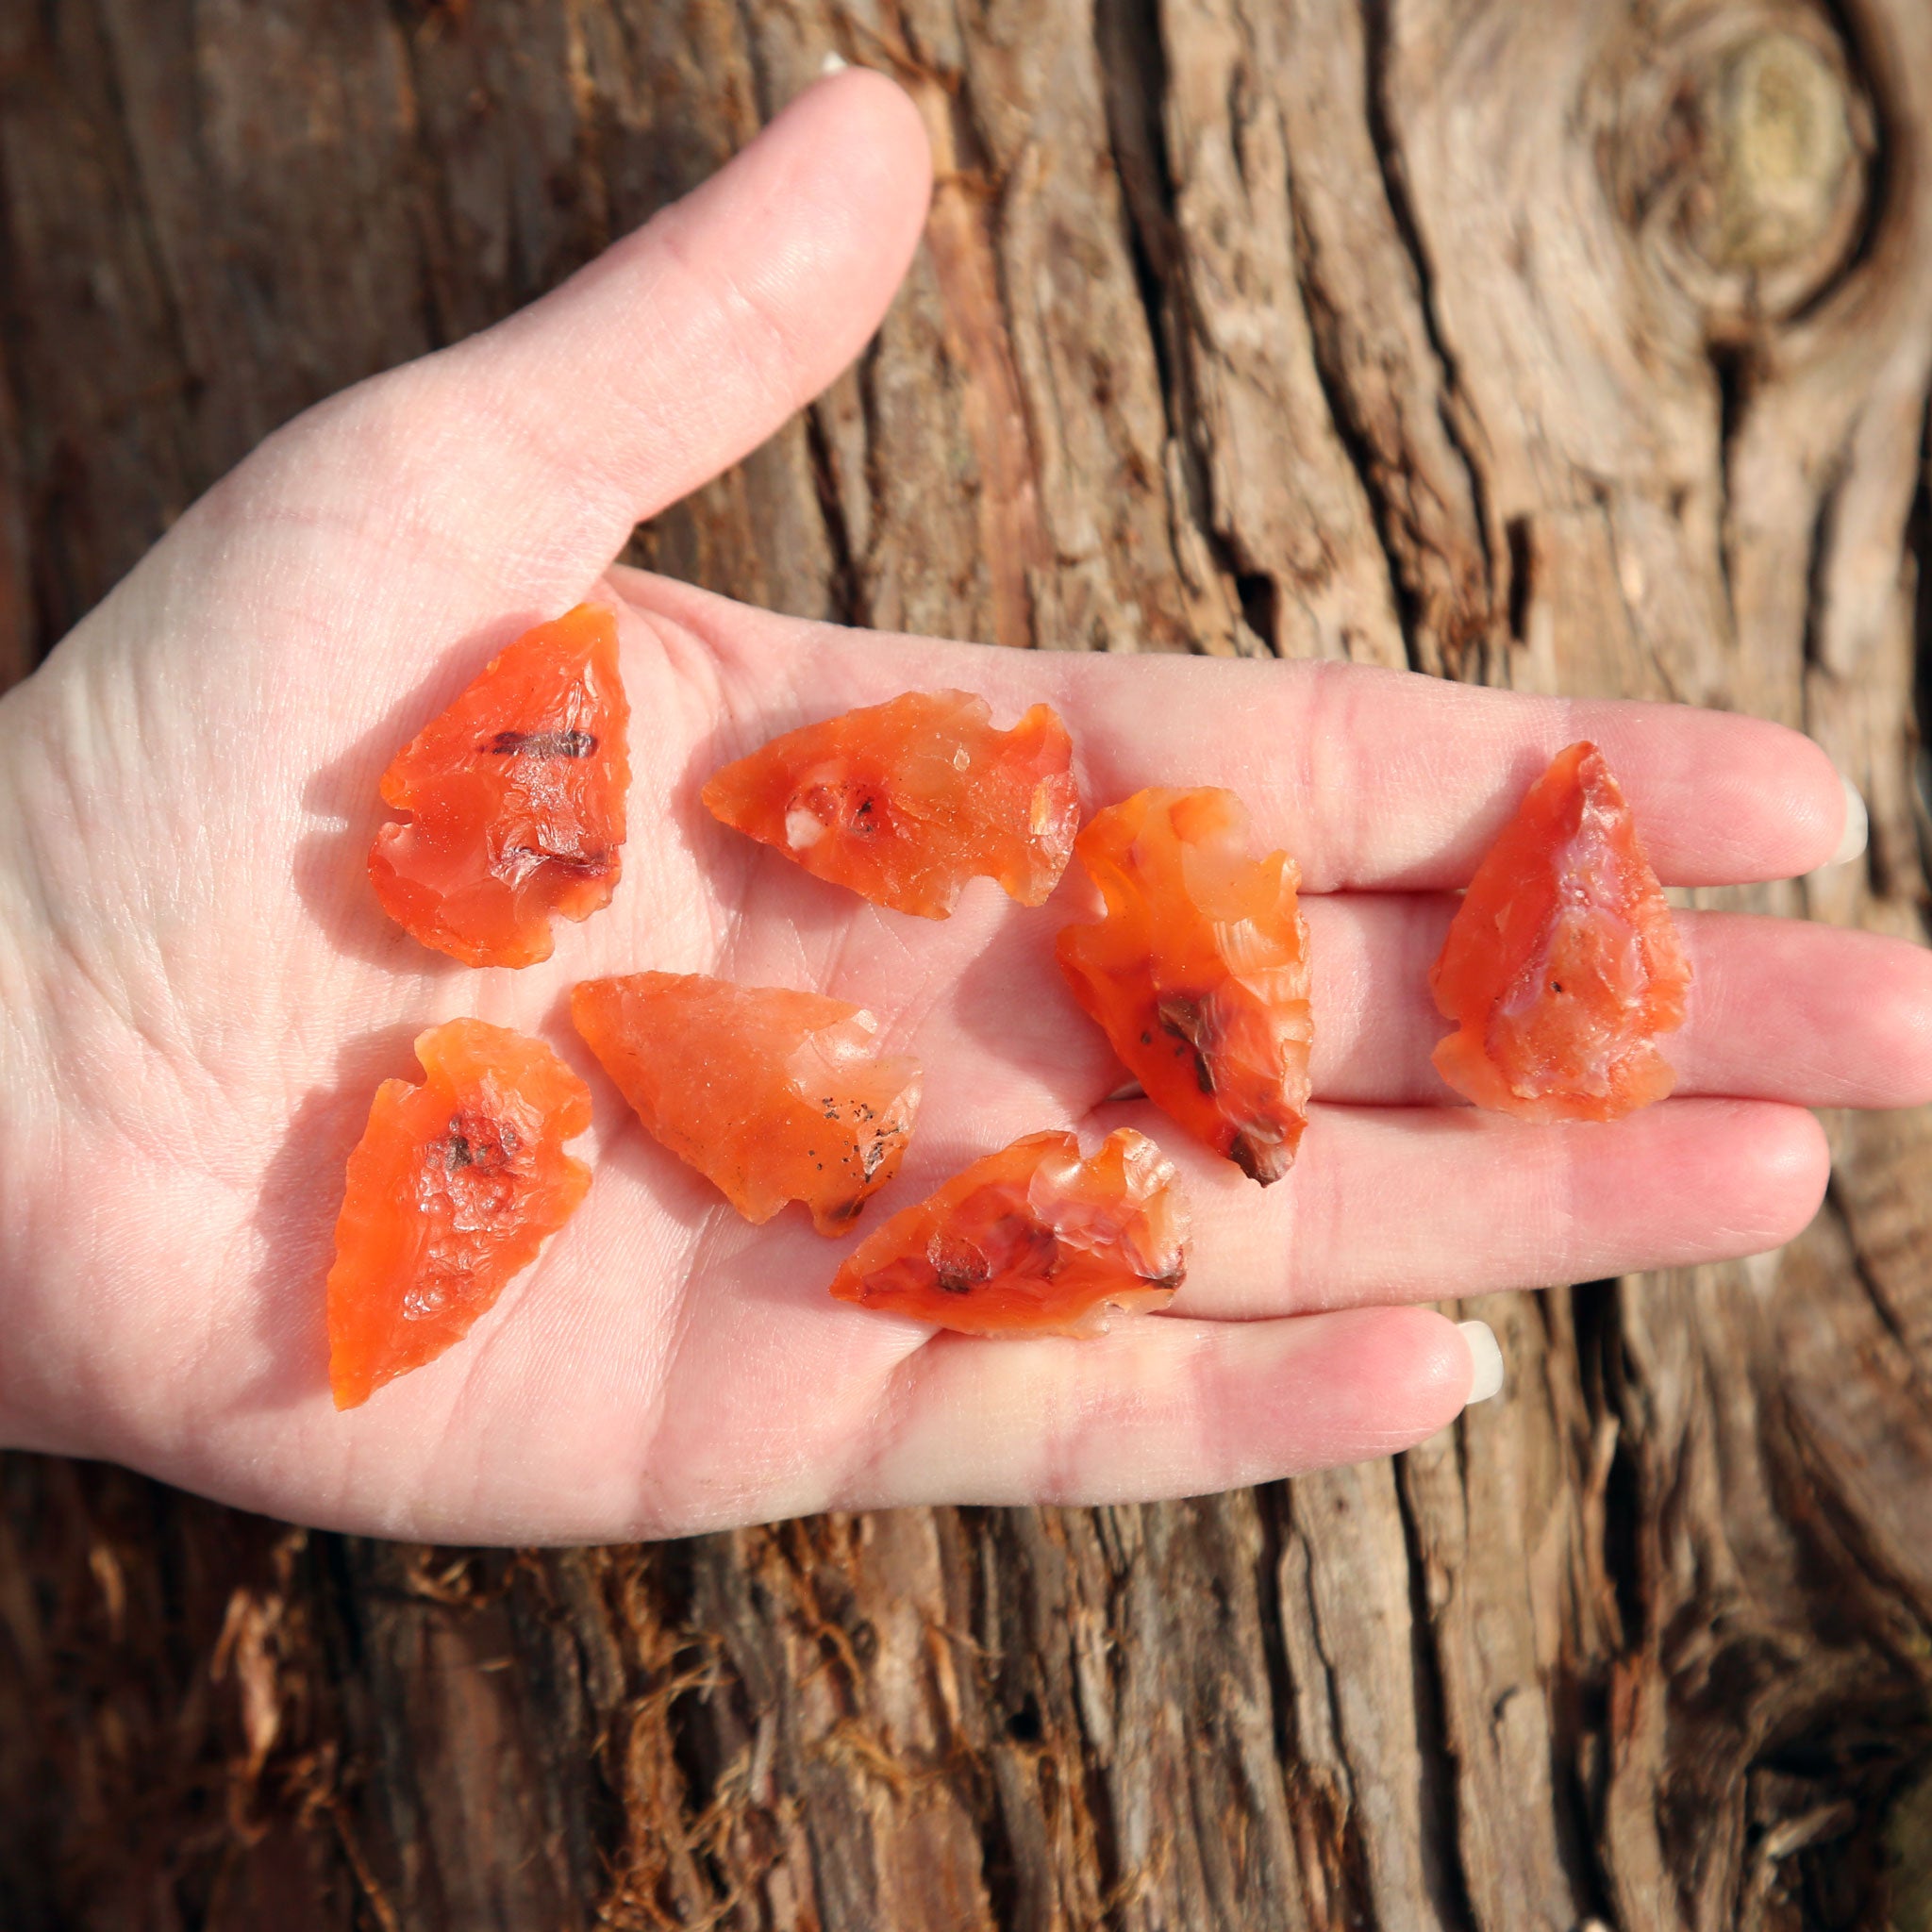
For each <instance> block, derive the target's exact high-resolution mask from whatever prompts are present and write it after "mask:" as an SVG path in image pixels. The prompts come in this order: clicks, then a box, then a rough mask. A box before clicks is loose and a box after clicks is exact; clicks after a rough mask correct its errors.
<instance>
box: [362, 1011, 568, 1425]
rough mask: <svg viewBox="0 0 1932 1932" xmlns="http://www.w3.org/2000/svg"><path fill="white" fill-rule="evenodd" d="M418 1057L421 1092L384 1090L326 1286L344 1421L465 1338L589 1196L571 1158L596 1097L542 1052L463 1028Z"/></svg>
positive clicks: (403, 1084) (435, 1040)
mask: <svg viewBox="0 0 1932 1932" xmlns="http://www.w3.org/2000/svg"><path fill="white" fill-rule="evenodd" d="M416 1058H418V1059H419V1060H421V1061H422V1063H423V1071H424V1074H425V1079H424V1081H423V1083H422V1084H421V1085H420V1086H418V1085H414V1084H412V1083H411V1082H409V1081H408V1080H385V1081H384V1082H383V1083H382V1085H381V1086H380V1087H378V1088H377V1089H376V1090H375V1101H374V1103H373V1104H372V1106H371V1107H370V1109H369V1124H368V1126H367V1128H366V1129H365V1130H364V1132H363V1135H362V1138H361V1140H360V1141H358V1142H357V1144H356V1148H355V1151H354V1152H353V1153H352V1154H351V1155H350V1156H349V1170H348V1185H347V1189H346V1191H345V1193H344V1196H343V1200H342V1211H341V1215H340V1216H339V1217H338V1219H337V1221H336V1259H335V1266H334V1267H332V1268H331V1269H330V1270H329V1275H328V1352H329V1384H330V1387H331V1388H332V1390H333V1391H334V1393H335V1400H336V1407H338V1408H354V1407H356V1406H357V1405H358V1403H362V1402H366V1401H368V1399H369V1397H370V1395H371V1394H372V1393H373V1392H374V1391H375V1390H377V1389H379V1388H380V1387H381V1386H382V1385H383V1384H384V1383H385V1382H388V1381H391V1380H392V1379H393V1378H394V1377H395V1376H397V1375H401V1374H408V1371H409V1370H411V1369H417V1368H421V1367H422V1366H423V1364H424V1363H425V1362H427V1361H432V1360H434V1359H435V1357H438V1356H440V1355H441V1354H442V1352H443V1351H444V1350H445V1349H446V1348H448V1347H449V1346H450V1345H451V1344H452V1343H453V1342H456V1341H461V1339H462V1338H463V1337H464V1336H465V1335H467V1334H468V1333H469V1331H470V1327H471V1324H473V1323H475V1320H476V1318H477V1317H478V1316H479V1315H481V1314H483V1313H484V1312H485V1311H486V1310H488V1309H489V1308H490V1307H492V1306H493V1305H494V1303H495V1301H496V1298H497V1296H498V1295H499V1294H501V1293H502V1291H503V1289H504V1286H505V1284H506V1283H507V1282H508V1281H509V1280H510V1279H511V1278H512V1277H513V1276H514V1275H516V1274H521V1273H522V1271H523V1270H524V1269H525V1268H527V1267H528V1266H529V1265H530V1263H531V1262H532V1261H534V1260H535V1259H536V1257H537V1250H538V1249H539V1248H540V1247H541V1245H542V1243H543V1241H544V1240H545V1239H546V1238H547V1237H548V1236H550V1235H552V1234H555V1233H556V1231H557V1230H558V1228H559V1227H561V1226H562V1225H563V1224H564V1223H565V1222H566V1221H568V1220H569V1219H570V1217H571V1216H572V1215H573V1214H574V1213H575V1211H576V1207H577V1203H578V1202H579V1201H581V1200H582V1199H583V1197H584V1191H585V1189H587V1188H588V1187H589V1186H590V1185H591V1170H590V1169H589V1168H588V1167H586V1166H585V1165H584V1163H583V1162H582V1161H580V1160H576V1159H574V1158H572V1157H571V1156H570V1155H568V1154H566V1153H564V1151H563V1143H564V1142H565V1141H568V1140H572V1139H574V1138H575V1136H576V1135H578V1134H581V1133H582V1132H583V1131H584V1129H585V1128H586V1127H588V1126H589V1125H590V1124H591V1090H590V1089H589V1088H588V1087H586V1086H585V1085H584V1083H583V1082H582V1081H581V1080H579V1079H578V1078H577V1076H576V1075H575V1074H573V1073H572V1072H571V1070H570V1069H569V1068H568V1067H566V1066H565V1065H564V1063H563V1062H562V1061H561V1060H560V1059H558V1057H557V1056H556V1055H555V1054H554V1053H552V1052H551V1050H550V1049H549V1048H548V1047H547V1046H545V1045H544V1044H543V1043H542V1042H541V1041H537V1040H530V1039H527V1038H525V1036H524V1035H523V1034H521V1033H512V1032H511V1031H509V1029H508V1027H504V1026H491V1025H486V1024H484V1023H483V1022H482V1021H481V1020H452V1021H451V1022H450V1023H449V1024H447V1025H444V1026H437V1027H434V1028H432V1029H431V1030H430V1031H429V1032H427V1033H425V1034H424V1035H423V1036H422V1037H421V1038H420V1039H419V1040H418V1041H416Z"/></svg>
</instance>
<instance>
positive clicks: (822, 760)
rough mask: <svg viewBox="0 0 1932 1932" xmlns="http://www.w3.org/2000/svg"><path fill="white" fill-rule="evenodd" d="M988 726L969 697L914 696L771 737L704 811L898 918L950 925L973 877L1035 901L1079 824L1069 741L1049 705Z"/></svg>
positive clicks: (711, 788)
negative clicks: (1004, 724)
mask: <svg viewBox="0 0 1932 1932" xmlns="http://www.w3.org/2000/svg"><path fill="white" fill-rule="evenodd" d="M991 721H992V713H991V710H990V709H989V708H988V706H987V702H986V700H985V699H984V698H981V697H974V695H973V694H972V693H971V692H970V691H908V692H906V693H905V695H904V696H902V697H896V698H894V699H893V700H892V701H891V703H890V704H885V705H873V706H869V707H867V708H864V709H861V710H857V711H847V712H845V713H844V714H843V715H842V716H841V717H837V718H827V719H825V720H824V722H823V723H822V724H807V725H805V726H803V727H802V728H801V729H799V730H797V731H788V732H786V733H785V734H784V736H783V737H780V738H774V739H773V740H772V741H771V742H770V743H769V744H765V745H761V746H760V747H759V748H758V750H757V751H755V752H753V753H752V754H751V755H750V756H749V757H748V758H740V759H739V760H738V761H737V762H736V763H735V764H729V765H726V766H724V769H723V770H722V771H718V772H715V773H713V774H712V775H711V778H710V780H709V782H708V784H707V785H706V786H705V791H704V799H705V804H706V806H707V807H708V808H709V810H710V812H711V815H712V816H713V817H714V818H716V819H719V820H721V821H722V822H723V823H724V824H727V825H732V826H735V827H736V828H737V829H738V830H739V831H741V832H743V833H745V834H746V835H747V836H749V837H751V838H753V839H757V840H758V841H760V842H761V843H762V844H766V845H771V846H774V847H775V848H776V849H777V850H778V851H780V852H782V853H784V854H785V856H786V857H787V858H790V859H792V860H793V861H794V862H795V863H797V864H799V865H802V866H803V867H804V868H805V869H806V871H807V872H809V873H812V874H816V875H817V876H818V877H820V878H822V879H829V880H830V881H831V882H832V883H833V884H834V885H841V886H847V887H849V888H850V889H851V890H852V891H855V892H858V893H859V894H860V895H861V896H863V897H865V898H867V899H870V900H871V901H872V902H873V903H874V905H877V906H889V907H891V908H892V909H893V910H894V911H895V912H916V913H918V914H920V915H921V916H922V917H924V918H926V919H944V918H946V917H947V916H948V915H949V914H950V913H951V912H952V909H953V906H954V903H955V901H957V900H958V896H959V890H960V888H961V887H962V886H963V885H964V884H965V882H966V881H967V880H968V879H970V878H976V877H989V878H995V879H997V880H998V881H999V882H1000V884H1001V885H1002V886H1003V887H1004V888H1005V889H1006V891H1008V893H1010V894H1011V896H1012V897H1013V898H1015V899H1017V900H1019V902H1020V903H1021V905H1023V906H1038V905H1041V903H1042V902H1043V901H1044V900H1045V899H1046V897H1047V895H1048V894H1049V893H1050V892H1052V891H1053V889H1054V887H1055V886H1057V885H1058V883H1059V877H1060V874H1061V873H1063V872H1064V871H1065V870H1066V866H1067V856H1068V854H1069V853H1070V852H1071V851H1072V850H1073V845H1074V832H1075V830H1076V829H1077V828H1078V826H1079V823H1080V796H1079V793H1078V791H1076V790H1075V789H1074V780H1073V776H1072V774H1071V772H1070V770H1069V767H1070V766H1071V764H1072V761H1073V755H1074V754H1073V745H1072V743H1071V741H1069V739H1068V737H1067V729H1066V726H1065V725H1064V724H1061V723H1060V721H1059V719H1058V717H1056V716H1055V715H1054V712H1053V711H1052V709H1051V708H1049V707H1047V706H1045V705H1035V706H1034V707H1033V708H1032V709H1031V710H1030V711H1028V712H1027V713H1026V715H1025V716H1024V718H1022V719H1021V720H1020V722H1019V724H1016V725H1014V727H1013V728H1012V729H1011V730H1010V731H995V730H994V729H993V727H992V722H991Z"/></svg>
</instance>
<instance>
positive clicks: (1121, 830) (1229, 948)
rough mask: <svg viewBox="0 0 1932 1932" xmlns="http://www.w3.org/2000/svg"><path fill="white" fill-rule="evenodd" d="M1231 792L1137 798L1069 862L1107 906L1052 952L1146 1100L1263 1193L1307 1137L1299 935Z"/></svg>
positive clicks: (1282, 860) (1091, 824) (1095, 826)
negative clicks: (1254, 854) (1253, 849)
mask: <svg viewBox="0 0 1932 1932" xmlns="http://www.w3.org/2000/svg"><path fill="white" fill-rule="evenodd" d="M1247 823H1248V815H1247V812H1246V810H1245V809H1244V808H1242V805H1241V800H1240V799H1238V798H1237V797H1236V796H1235V795H1234V793H1233V792H1231V791H1218V790H1215V789H1214V788H1212V787H1204V788H1202V789H1200V790H1197V791H1160V790H1154V791H1137V792H1135V794H1134V795H1133V797H1131V798H1129V799H1127V800H1125V801H1124V803H1122V804H1120V805H1115V806H1109V807H1108V808H1107V809H1106V810H1105V811H1099V812H1095V813H1094V815H1093V817H1092V818H1091V819H1090V820H1089V821H1088V823H1087V825H1086V827H1085V829H1084V830H1083V831H1082V832H1081V834H1080V838H1079V842H1078V843H1077V844H1076V845H1075V846H1074V851H1075V852H1076V854H1077V855H1078V857H1079V859H1080V863H1081V864H1082V865H1083V866H1085V867H1086V868H1087V871H1088V872H1089V874H1091V876H1092V878H1093V882H1094V883H1095V884H1096V885H1097V886H1098V887H1099V888H1100V891H1101V894H1102V896H1103V897H1104V898H1105V899H1106V901H1107V917H1106V918H1105V919H1104V920H1102V922H1101V923H1100V924H1098V925H1070V926H1067V927H1065V928H1063V929H1062V931H1061V933H1060V935H1059V940H1058V944H1057V945H1056V948H1055V951H1056V954H1057V956H1058V959H1059V963H1060V971H1061V972H1062V973H1064V974H1066V977H1067V984H1068V985H1069V986H1070V987H1072V989H1073V991H1074V998H1075V999H1076V1000H1078V1001H1079V1003H1080V1005H1081V1006H1082V1007H1083V1008H1086V1010H1087V1011H1088V1013H1090V1014H1091V1016H1092V1017H1093V1019H1094V1020H1095V1021H1097V1022H1098V1023H1099V1024H1100V1026H1101V1028H1102V1030H1103V1031H1104V1032H1105V1033H1106V1035H1107V1037H1108V1040H1110V1041H1112V1042H1113V1049H1114V1051H1115V1052H1116V1053H1117V1054H1119V1056H1120V1057H1121V1058H1122V1060H1123V1061H1124V1063H1125V1064H1126V1066H1127V1067H1128V1068H1129V1069H1130V1070H1131V1071H1132V1072H1133V1073H1134V1074H1137V1075H1138V1076H1139V1077H1140V1081H1141V1086H1142V1087H1143V1088H1144V1089H1145V1090H1146V1092H1147V1097H1148V1099H1149V1100H1151V1101H1153V1102H1154V1104H1155V1105H1156V1106H1157V1107H1158V1108H1162V1109H1163V1110H1164V1111H1166V1112H1167V1113H1170V1114H1172V1115H1173V1116H1174V1119H1175V1120H1177V1121H1178V1122H1179V1123H1180V1124H1181V1125H1182V1126H1184V1127H1186V1128H1187V1130H1188V1131H1189V1132H1190V1133H1191V1134H1192V1135H1193V1136H1194V1138H1195V1139H1196V1140H1198V1141H1203V1142H1204V1143H1205V1144H1206V1145H1208V1146H1209V1147H1211V1148H1213V1149H1214V1151H1215V1152H1216V1153H1217V1154H1220V1155H1223V1156H1224V1157H1225V1158H1227V1159H1229V1160H1232V1161H1235V1162H1236V1163H1237V1164H1238V1165H1239V1166H1240V1167H1241V1171H1242V1172H1243V1173H1244V1174H1249V1175H1250V1176H1251V1177H1252V1178H1254V1179H1255V1180H1257V1181H1259V1182H1261V1183H1262V1185H1263V1186H1266V1185H1267V1184H1268V1183H1269V1182H1271V1181H1275V1180H1279V1179H1280V1178H1281V1176H1282V1175H1283V1174H1286V1173H1287V1172H1288V1169H1289V1167H1290V1165H1291V1163H1292V1161H1293V1159H1294V1155H1295V1149H1296V1147H1297V1146H1298V1145H1299V1144H1300V1141H1301V1137H1302V1129H1303V1127H1304V1126H1306V1125H1307V1106H1308V1056H1309V1049H1310V1044H1311V1042H1312V1041H1313V1039H1314V1025H1313V1022H1312V1020H1311V1017H1310V1014H1309V1007H1308V928H1307V922H1306V921H1304V920H1303V918H1302V916H1301V913H1300V910H1299V909H1298V904H1297V899H1296V889H1297V887H1298V886H1299V885H1300V883H1301V874H1300V873H1299V872H1298V871H1297V870H1296V867H1295V862H1294V860H1293V859H1291V858H1290V857H1289V856H1288V854H1287V853H1285V852H1272V853H1270V854H1269V855H1268V857H1267V858H1263V859H1253V858H1249V857H1248V848H1247Z"/></svg>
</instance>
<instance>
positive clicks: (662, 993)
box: [570, 973, 920, 1234]
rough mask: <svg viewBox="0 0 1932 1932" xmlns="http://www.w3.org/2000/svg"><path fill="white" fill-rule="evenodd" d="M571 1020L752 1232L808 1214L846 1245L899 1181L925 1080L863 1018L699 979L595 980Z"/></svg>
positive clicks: (576, 998) (651, 1126) (574, 997)
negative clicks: (876, 1200) (794, 1213)
mask: <svg viewBox="0 0 1932 1932" xmlns="http://www.w3.org/2000/svg"><path fill="white" fill-rule="evenodd" d="M570 1008H571V1017H572V1019H573V1020H574V1021H575V1024H576V1029H577V1031H578V1032H579V1033H580V1034H582V1035H583V1037H584V1040H585V1041H586V1042H587V1043H588V1044H589V1046H590V1048H591V1052H592V1053H594V1054H595V1055H596V1056H597V1058H599V1059H600V1060H601V1061H603V1063H604V1069H605V1071H606V1072H607V1073H608V1074H609V1075H610V1077H611V1078H612V1079H613V1080H615V1081H616V1082H617V1084H618V1086H619V1088H620V1089H621V1090H622V1091H623V1093H624V1097H625V1099H626V1100H627V1101H629V1102H630V1104H631V1106H632V1107H633V1108H636V1109H637V1114H638V1118H639V1119H640V1120H641V1121H642V1123H643V1124H644V1126H645V1127H646V1128H647V1129H648V1130H649V1131H650V1133H651V1134H652V1135H654V1136H655V1137H656V1138H657V1139H658V1141H662V1142H663V1144H664V1145H665V1146H666V1147H668V1148H669V1149H670V1150H671V1152H672V1153H674V1154H675V1155H676V1156H677V1158H679V1159H680V1160H682V1161H685V1162H687V1163H688V1164H689V1165H690V1166H691V1167H694V1168H696V1169H697V1171H698V1172H699V1173H700V1174H704V1175H705V1176H707V1178H708V1179H709V1180H710V1181H711V1182H712V1184H713V1185H714V1186H716V1187H717V1188H718V1189H720V1190H721V1191H723V1192H724V1194H725V1195H726V1196H727V1197H728V1198H729V1200H730V1202H731V1205H732V1206H733V1207H734V1208H737V1209H738V1211H739V1212H740V1213H741V1215H743V1216H744V1218H745V1219H746V1220H747V1221H754V1222H765V1221H769V1220H770V1219H771V1218H772V1216H773V1215H774V1214H775V1213H777V1211H778V1210H779V1209H780V1208H783V1207H784V1206H785V1204H786V1203H787V1202H788V1201H803V1202H804V1203H805V1204H806V1206H807V1207H808V1208H810V1210H811V1217H812V1222H813V1224H814V1225H815V1226H816V1227H817V1228H818V1231H819V1232H820V1233H821V1234H842V1233H843V1232H844V1231H845V1230H846V1229H847V1228H848V1227H850V1226H851V1225H852V1223H853V1221H854V1219H855V1218H856V1217H857V1216H858V1212H859V1210H860V1209H861V1208H863V1207H864V1206H865V1203H866V1199H867V1197H868V1196H869V1195H872V1194H874V1193H876V1192H877V1191H879V1189H881V1188H882V1187H884V1186H885V1185H886V1183H887V1182H888V1181H890V1180H891V1178H892V1176H893V1175H894V1174H897V1173H898V1171H899V1162H900V1159H901V1158H902V1157H903V1156H904V1154H905V1152H906V1144H907V1141H908V1140H909V1139H910V1138H911V1134H912V1122H913V1117H914V1115H915V1114H916V1113H917V1112H918V1110H919V1088H920V1074H919V1067H918V1063H917V1062H916V1061H913V1060H910V1059H905V1058H885V1057H883V1056H881V1055H880V1053H879V1052H878V1049H877V1047H876V1046H875V1045H874V1041H873V1036H874V1033H876V1031H877V1030H878V1022H877V1021H876V1020H874V1018H873V1016H872V1015H871V1014H870V1013H868V1012H866V1011H865V1010H864V1009H863V1008H859V1007H851V1006H847V1005H846V1004H845V1002H844V1001H843V1000H833V999H826V998H825V997H824V995H823V994H820V993H815V992H792V991H788V990H786V989H784V988H779V987H758V986H734V985H733V984H732V983H731V982H730V981H729V980H724V979H710V978H707V977H706V976H705V975H704V974H697V973H689V974H676V973H636V974H630V975H629V976H628V977H626V978H623V979H587V980H585V981H584V982H583V983H582V984H581V985H580V986H578V987H577V988H576V990H575V991H574V992H573V993H572V994H571V1002H570Z"/></svg>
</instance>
